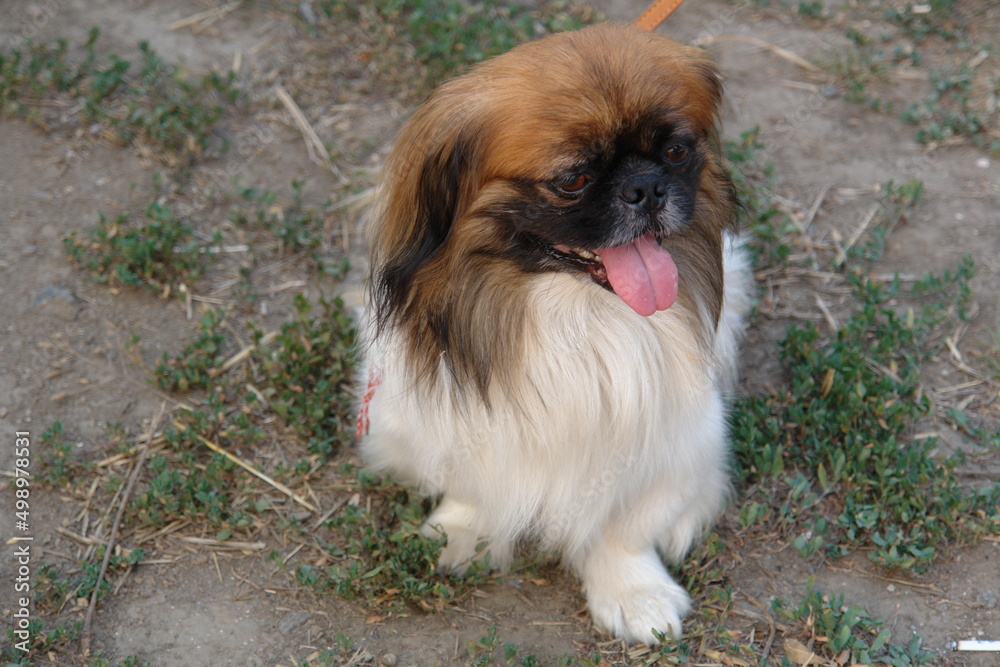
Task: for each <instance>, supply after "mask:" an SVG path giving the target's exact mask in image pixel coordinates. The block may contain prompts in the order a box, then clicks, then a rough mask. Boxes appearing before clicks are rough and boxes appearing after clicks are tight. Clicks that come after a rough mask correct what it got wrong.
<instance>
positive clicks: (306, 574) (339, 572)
mask: <svg viewBox="0 0 1000 667" xmlns="http://www.w3.org/2000/svg"><path fill="white" fill-rule="evenodd" d="M379 491H380V492H381V494H383V495H384V500H385V508H384V512H383V513H379V514H378V515H375V514H373V513H370V512H369V511H367V510H365V509H362V508H360V507H356V506H354V505H350V504H349V505H346V506H345V507H344V509H343V510H341V512H340V513H339V514H337V516H335V517H334V518H333V519H332V520H331V522H330V528H331V529H332V532H333V533H335V534H336V535H337V536H338V537H337V538H336V541H334V542H333V543H330V544H328V545H326V547H325V548H326V551H327V552H328V553H329V554H330V555H331V556H333V557H334V558H335V562H334V564H332V565H329V566H327V567H324V568H317V567H314V566H312V565H309V564H305V563H302V564H299V565H298V567H297V569H296V570H295V573H294V574H295V578H296V580H297V581H298V582H299V583H300V584H302V585H304V586H308V587H311V588H315V589H318V590H329V591H332V592H334V593H336V594H337V595H339V596H341V597H343V598H346V599H348V600H357V601H359V602H363V603H365V604H366V605H367V606H369V607H370V608H373V609H387V610H393V609H395V610H402V609H405V608H406V607H407V606H409V605H418V606H419V607H421V608H424V609H428V610H430V609H442V608H443V607H444V606H445V605H446V604H448V603H450V602H453V601H454V600H456V599H457V598H458V597H460V596H461V595H462V594H464V593H465V592H467V591H469V590H471V588H472V587H473V586H475V585H477V584H478V583H482V581H484V580H485V574H484V573H483V571H482V570H477V569H476V568H473V570H472V571H471V572H470V573H469V574H468V575H467V576H465V577H463V578H459V577H451V576H447V575H443V574H439V573H437V572H436V565H437V559H438V556H439V555H440V553H441V548H442V547H443V546H444V543H445V540H444V538H430V537H426V536H424V535H423V534H421V532H420V525H421V523H422V521H423V519H424V510H423V507H422V506H421V503H420V501H419V500H418V499H414V498H411V496H410V495H409V494H408V493H407V492H406V491H405V490H403V489H401V488H398V487H383V488H381V489H379Z"/></svg>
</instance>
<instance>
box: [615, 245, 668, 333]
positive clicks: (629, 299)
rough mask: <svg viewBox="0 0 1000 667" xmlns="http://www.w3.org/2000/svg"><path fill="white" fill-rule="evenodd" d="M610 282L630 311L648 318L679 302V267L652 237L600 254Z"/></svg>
mask: <svg viewBox="0 0 1000 667" xmlns="http://www.w3.org/2000/svg"><path fill="white" fill-rule="evenodd" d="M597 254H599V255H600V256H601V260H602V261H603V262H604V268H605V269H606V270H607V272H608V282H609V283H611V287H612V288H613V289H614V290H615V294H617V295H618V296H619V297H620V298H621V300H622V301H624V302H625V303H626V304H628V306H629V308H631V309H632V310H634V311H635V312H637V313H639V314H640V315H642V316H644V317H649V316H650V315H652V314H653V313H655V312H656V311H658V310H666V309H667V308H669V307H670V306H672V305H674V301H675V300H676V299H677V265H676V264H674V260H673V258H672V257H671V256H670V253H669V252H667V251H666V250H664V249H663V248H661V247H660V244H659V243H657V242H656V238H654V237H653V235H652V234H646V235H645V236H641V237H639V238H638V239H636V240H635V241H633V242H632V243H625V244H623V245H620V246H616V247H614V248H605V249H604V250H599V251H597Z"/></svg>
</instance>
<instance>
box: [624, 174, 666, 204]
mask: <svg viewBox="0 0 1000 667" xmlns="http://www.w3.org/2000/svg"><path fill="white" fill-rule="evenodd" d="M621 199H622V201H623V202H625V203H626V204H628V205H629V206H631V207H632V208H634V209H638V210H641V211H646V212H648V213H655V212H657V211H659V210H660V209H661V208H663V205H664V204H665V203H666V202H667V184H666V182H664V179H663V176H662V175H660V174H656V173H648V172H647V173H643V174H636V175H635V176H632V177H631V178H629V179H628V180H627V181H625V183H624V184H623V185H622V187H621Z"/></svg>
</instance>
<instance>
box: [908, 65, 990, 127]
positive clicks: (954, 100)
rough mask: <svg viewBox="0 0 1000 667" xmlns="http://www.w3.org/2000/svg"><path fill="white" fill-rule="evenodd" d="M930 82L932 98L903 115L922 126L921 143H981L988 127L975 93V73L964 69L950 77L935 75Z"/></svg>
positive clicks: (952, 73) (917, 103)
mask: <svg viewBox="0 0 1000 667" xmlns="http://www.w3.org/2000/svg"><path fill="white" fill-rule="evenodd" d="M930 82H931V86H932V87H933V92H932V93H931V95H930V96H929V97H928V98H927V99H925V100H923V101H921V102H914V103H912V104H911V105H910V106H909V107H907V108H906V110H904V111H903V112H902V113H901V114H900V118H901V119H902V120H904V121H906V122H908V123H911V124H913V125H916V126H918V129H917V134H916V139H917V141H919V142H920V143H930V142H936V141H944V140H947V139H951V138H953V137H966V138H971V139H973V140H979V139H981V138H982V136H983V134H984V132H985V131H986V130H987V125H988V124H987V120H986V118H985V117H984V116H983V115H982V112H981V111H980V110H979V109H978V108H977V105H978V104H979V102H980V101H979V100H977V99H976V97H975V95H974V92H973V73H972V72H971V71H970V70H969V69H968V68H967V67H964V66H963V67H961V68H959V69H958V70H956V71H954V72H951V73H949V74H943V73H941V72H931V77H930Z"/></svg>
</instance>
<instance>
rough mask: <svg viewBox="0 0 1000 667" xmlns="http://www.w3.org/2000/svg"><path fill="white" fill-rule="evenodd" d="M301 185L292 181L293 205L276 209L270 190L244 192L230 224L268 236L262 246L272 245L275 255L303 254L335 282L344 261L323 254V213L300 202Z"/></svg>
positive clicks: (343, 265) (343, 268) (277, 206)
mask: <svg viewBox="0 0 1000 667" xmlns="http://www.w3.org/2000/svg"><path fill="white" fill-rule="evenodd" d="M303 185H304V184H303V182H302V181H299V180H295V181H292V203H291V205H289V206H284V207H282V206H279V205H277V204H276V203H275V202H276V200H277V195H276V194H275V193H274V192H273V191H270V190H264V191H261V190H258V189H257V188H243V189H241V190H240V191H239V197H238V202H239V203H237V204H234V205H233V206H232V207H231V208H230V210H229V220H230V222H232V223H233V224H234V225H237V226H238V227H240V228H243V229H249V230H254V231H255V230H261V231H264V232H267V234H266V237H265V238H264V239H262V240H261V243H267V244H269V245H271V244H273V246H274V248H273V250H274V251H277V252H278V253H304V254H306V255H307V256H308V257H309V259H310V261H311V262H312V264H313V266H314V267H316V268H317V269H319V270H320V271H321V272H323V273H325V274H327V275H331V276H333V277H335V278H339V277H343V275H344V274H345V273H346V271H347V265H346V260H345V259H343V258H340V259H333V258H331V257H329V256H327V255H326V254H325V253H324V252H322V247H321V246H322V240H323V234H324V223H325V221H326V213H325V212H324V209H323V208H322V207H314V206H306V205H305V204H304V203H303V201H302V186H303Z"/></svg>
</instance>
